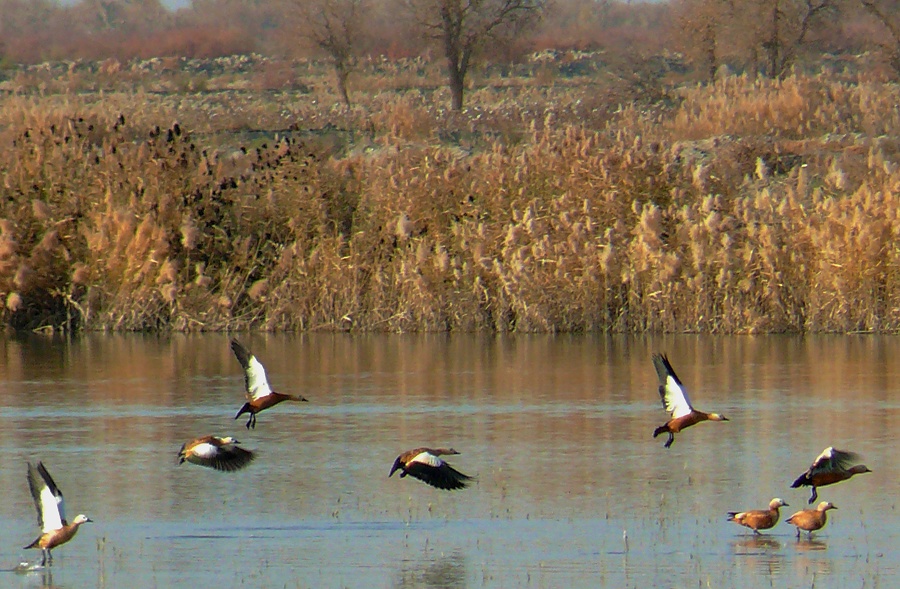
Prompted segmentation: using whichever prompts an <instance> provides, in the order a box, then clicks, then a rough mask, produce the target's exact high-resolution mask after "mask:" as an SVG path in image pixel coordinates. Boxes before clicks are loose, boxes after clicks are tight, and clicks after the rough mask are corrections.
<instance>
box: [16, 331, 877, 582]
mask: <svg viewBox="0 0 900 589" xmlns="http://www.w3.org/2000/svg"><path fill="white" fill-rule="evenodd" d="M231 350H232V351H233V352H234V355H235V357H236V358H237V360H238V362H239V363H240V365H241V367H242V368H243V371H244V386H245V389H246V396H247V402H246V403H244V405H243V406H242V407H241V408H240V410H239V411H238V413H237V415H235V416H234V419H238V418H239V417H241V415H244V414H245V413H246V414H249V415H250V417H249V419H248V420H247V423H246V427H247V429H248V430H249V429H252V428H255V427H256V419H257V418H256V416H257V414H258V413H259V412H261V411H264V410H265V409H269V408H270V407H274V406H275V405H277V404H279V403H281V402H284V401H294V402H305V401H307V399H305V398H303V397H302V396H299V395H286V394H282V393H278V392H275V391H273V390H272V388H271V387H270V386H269V381H268V379H267V377H266V370H265V368H264V367H263V365H262V363H260V362H259V360H257V358H256V356H254V355H253V354H252V353H251V352H250V351H249V350H248V349H247V348H246V347H244V346H243V345H242V344H241V343H240V342H239V341H237V340H232V341H231ZM652 360H653V366H654V367H655V368H656V373H657V375H658V377H659V395H660V398H661V399H662V404H663V408H664V409H665V410H666V411H667V412H669V413H670V414H671V419H670V420H669V421H667V422H666V423H665V424H663V425H661V426H660V427H658V428H656V430H654V432H653V437H654V438H656V437H657V436H659V435H660V434H664V433H665V434H668V439H667V440H666V443H665V444H664V446H665V447H666V448H669V447H670V446H671V445H672V443H673V442H674V441H675V434H677V433H679V432H681V431H682V430H683V429H685V428H688V427H690V426H692V425H695V424H697V423H701V422H703V421H728V418H726V417H724V416H723V415H720V414H718V413H704V412H702V411H697V410H696V409H694V407H693V406H692V405H691V403H690V400H689V399H688V396H687V393H686V391H685V390H684V386H683V385H682V384H681V381H680V380H679V378H678V376H677V375H676V374H675V371H674V370H673V369H672V365H671V364H670V363H669V359H668V358H667V357H666V356H665V355H664V354H653V356H652ZM239 443H240V442H238V440H236V439H235V438H233V437H231V436H225V437H220V436H214V435H206V436H202V437H199V438H196V439H193V440H191V441H189V442H186V443H185V444H183V445H182V446H181V449H180V450H179V452H178V464H183V463H184V462H190V463H192V464H197V465H199V466H204V467H207V468H213V469H216V470H220V471H226V472H230V471H236V470H240V469H242V468H244V467H246V466H247V465H249V464H250V463H251V462H252V461H253V460H254V458H255V454H254V453H253V452H252V451H250V450H246V449H244V448H242V447H240V446H239ZM457 454H459V452H457V451H456V450H454V449H453V448H425V447H421V448H415V449H413V450H408V451H406V452H403V453H402V454H400V455H399V456H397V458H396V460H394V464H393V466H392V467H391V470H390V473H389V474H388V477H391V476H393V474H394V473H395V472H397V471H400V478H403V477H406V476H407V475H408V476H411V477H413V478H416V479H419V480H420V481H422V482H424V483H426V484H428V485H431V486H432V487H435V488H438V489H443V490H447V491H452V490H456V489H464V488H466V487H467V486H468V485H469V484H470V483H471V482H472V481H473V480H474V477H471V476H469V475H466V474H463V473H461V472H460V471H458V470H456V469H455V468H453V467H452V466H451V465H450V464H448V463H447V462H446V461H445V460H444V459H443V458H441V456H450V455H457ZM858 459H859V457H858V456H857V455H856V454H855V453H853V452H847V451H843V450H837V449H835V448H833V447H828V448H826V449H825V450H824V451H823V452H822V453H821V454H820V455H819V456H818V457H817V458H816V459H815V460H814V461H813V463H812V465H811V466H810V467H809V469H807V471H806V472H804V473H803V474H802V475H800V476H799V477H797V480H795V481H794V483H793V484H792V485H791V487H792V488H797V487H801V486H809V487H812V496H811V497H810V498H809V503H810V504H811V503H813V502H814V501H815V500H816V498H817V497H818V493H817V491H816V489H817V488H818V487H824V486H827V485H832V484H834V483H838V482H841V481H845V480H847V479H849V478H851V477H853V476H854V475H856V474H861V473H865V472H872V471H871V470H869V469H868V468H867V467H866V466H865V465H862V464H857V465H853V466H851V464H852V463H853V462H855V461H857V460H858ZM28 487H29V489H30V490H31V496H32V498H33V499H34V505H35V508H36V509H37V515H38V526H39V527H40V528H41V534H40V536H38V537H37V539H36V540H35V541H34V542H32V543H31V544H29V545H28V546H26V547H25V548H40V549H41V551H42V559H41V563H40V564H41V566H46V565H49V564H51V563H52V562H53V556H52V555H51V553H50V551H51V550H52V549H53V548H56V547H57V546H60V545H62V544H65V543H66V542H68V541H69V540H71V539H72V538H73V537H74V536H75V533H76V532H77V531H78V528H79V526H81V525H82V524H84V523H86V522H90V521H92V520H91V519H90V518H88V517H87V516H85V515H83V514H80V515H78V516H76V517H75V519H73V520H72V522H71V523H69V522H68V520H67V519H66V512H65V504H64V501H63V494H62V491H60V490H59V487H58V486H57V485H56V483H55V482H54V481H53V478H52V477H51V476H50V473H49V472H47V469H46V468H45V467H44V465H43V463H41V462H38V463H37V464H31V463H28ZM787 505H788V504H787V503H785V502H784V501H783V500H782V499H780V498H778V497H776V498H774V499H772V501H770V502H769V508H768V509H756V510H750V511H740V512H735V511H733V512H729V513H728V521H733V522H735V523H737V524H740V525H742V526H745V527H747V528H749V529H751V530H753V532H754V533H755V534H759V530H767V529H770V528H772V527H774V526H775V524H776V523H778V519H779V509H780V508H781V507H785V506H787ZM831 509H837V507H835V506H834V505H833V504H832V503H830V502H828V501H822V502H821V503H819V505H818V506H817V507H816V508H815V509H804V510H801V511H798V512H797V513H795V514H793V515H792V516H791V517H789V518H788V519H787V520H786V521H787V523H790V524H793V525H794V526H796V527H797V536H798V537H799V536H800V531H801V530H805V531H806V532H808V533H809V535H810V536H811V535H812V532H814V531H816V530H819V529H821V528H822V527H823V526H824V525H825V523H826V521H827V512H828V511H829V510H831Z"/></svg>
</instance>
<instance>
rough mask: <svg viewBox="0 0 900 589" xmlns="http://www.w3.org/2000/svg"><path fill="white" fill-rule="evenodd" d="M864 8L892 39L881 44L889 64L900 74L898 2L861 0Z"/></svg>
mask: <svg viewBox="0 0 900 589" xmlns="http://www.w3.org/2000/svg"><path fill="white" fill-rule="evenodd" d="M860 2H862V5H863V8H865V9H866V11H867V12H868V13H869V14H871V15H872V16H873V17H875V20H877V21H878V22H879V23H880V24H881V25H882V26H883V27H884V28H885V29H886V30H887V33H888V35H889V37H890V39H889V40H888V41H886V42H883V43H881V46H882V51H883V52H884V54H885V56H886V57H887V61H888V64H889V65H890V66H891V69H893V70H894V72H895V73H897V74H900V16H898V15H900V6H898V4H900V3H898V2H897V0H881V1H876V0H860Z"/></svg>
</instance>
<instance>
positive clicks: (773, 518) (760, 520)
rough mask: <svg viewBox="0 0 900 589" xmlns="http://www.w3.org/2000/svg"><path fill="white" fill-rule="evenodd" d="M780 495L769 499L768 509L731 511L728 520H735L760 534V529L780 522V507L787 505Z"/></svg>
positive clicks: (766, 528)
mask: <svg viewBox="0 0 900 589" xmlns="http://www.w3.org/2000/svg"><path fill="white" fill-rule="evenodd" d="M786 505H787V503H785V502H784V501H783V500H781V499H779V498H778V497H776V498H774V499H772V500H771V501H769V508H768V509H752V510H750V511H729V512H728V521H730V522H735V523H737V524H740V525H742V526H744V527H747V528H750V529H751V530H753V533H754V534H759V530H768V529H769V528H771V527H773V526H774V525H775V524H777V523H778V516H779V515H780V514H779V512H778V508H779V507H784V506H786Z"/></svg>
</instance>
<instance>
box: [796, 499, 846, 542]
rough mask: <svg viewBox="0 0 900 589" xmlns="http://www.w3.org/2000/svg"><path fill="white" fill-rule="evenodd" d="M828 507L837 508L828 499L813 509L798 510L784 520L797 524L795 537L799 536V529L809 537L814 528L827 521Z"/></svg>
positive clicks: (821, 525)
mask: <svg viewBox="0 0 900 589" xmlns="http://www.w3.org/2000/svg"><path fill="white" fill-rule="evenodd" d="M829 509H837V507H836V506H835V505H833V504H831V503H829V502H828V501H822V502H821V503H819V505H818V506H816V508H815V509H804V510H801V511H798V512H797V513H795V514H794V515H792V516H791V517H789V518H787V519H786V520H785V522H787V523H789V524H791V525H794V526H797V537H798V538H799V537H800V530H804V531H806V532H807V534H808V535H809V536H810V537H811V536H812V533H813V532H815V531H816V530H821V529H822V528H823V527H824V526H825V523H826V522H827V521H828V516H827V512H828V510H829Z"/></svg>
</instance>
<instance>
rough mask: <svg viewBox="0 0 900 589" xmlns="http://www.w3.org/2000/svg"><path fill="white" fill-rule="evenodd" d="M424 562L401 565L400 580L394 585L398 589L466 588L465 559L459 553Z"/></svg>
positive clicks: (416, 561) (423, 560) (408, 562)
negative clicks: (413, 588) (412, 588)
mask: <svg viewBox="0 0 900 589" xmlns="http://www.w3.org/2000/svg"><path fill="white" fill-rule="evenodd" d="M432 558H433V559H434V560H433V561H431V562H427V561H428V557H427V556H426V557H423V559H422V560H406V561H403V562H402V563H401V565H400V573H399V578H398V579H397V580H396V582H395V583H394V587H397V588H398V589H406V588H408V587H434V588H438V587H440V588H446V589H454V588H462V587H466V564H465V557H464V556H463V555H462V554H460V553H459V552H453V553H452V554H450V555H449V556H446V555H444V554H441V555H438V556H436V557H432Z"/></svg>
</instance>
